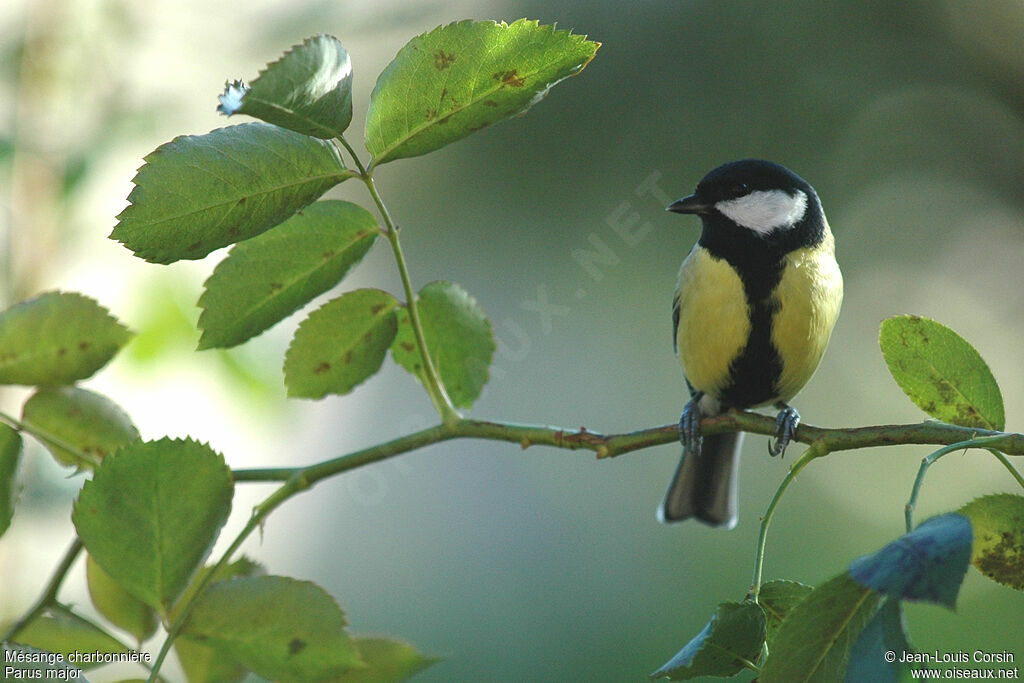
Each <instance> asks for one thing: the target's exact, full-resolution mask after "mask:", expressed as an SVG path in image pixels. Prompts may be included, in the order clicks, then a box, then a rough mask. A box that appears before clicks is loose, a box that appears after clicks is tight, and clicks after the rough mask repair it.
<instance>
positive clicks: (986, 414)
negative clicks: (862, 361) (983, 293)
mask: <svg viewBox="0 0 1024 683" xmlns="http://www.w3.org/2000/svg"><path fill="white" fill-rule="evenodd" d="M879 345H880V346H881V348H882V354H883V355H884V356H885V362H886V364H887V365H888V366H889V372H890V373H892V376H893V379H895V380H896V383H897V384H899V385H900V388H901V389H903V391H904V392H905V393H906V394H907V396H909V397H910V400H911V401H913V402H914V403H915V404H916V405H917V406H918V407H919V408H921V410H923V411H925V412H926V413H928V414H929V415H931V416H932V417H934V418H936V419H939V420H942V421H944V422H949V423H950V424H955V425H960V426H963V427H981V428H983V429H995V430H1002V429H1003V428H1004V426H1005V424H1006V417H1005V413H1004V410H1003V397H1002V394H1001V392H1000V391H999V385H998V384H997V383H996V380H995V377H993V376H992V371H991V370H989V367H988V365H986V364H985V361H984V360H983V359H982V357H981V354H979V353H978V352H977V350H975V348H974V347H973V346H971V345H970V344H969V343H968V342H967V341H966V340H965V339H964V338H963V337H961V336H960V335H958V334H957V333H956V332H954V331H953V330H951V329H949V328H948V327H946V326H945V325H942V324H941V323H938V322H936V321H934V320H929V319H927V318H921V317H918V316H909V315H906V316H896V317H892V318H889V319H888V320H885V321H884V322H883V323H882V328H881V332H880V333H879Z"/></svg>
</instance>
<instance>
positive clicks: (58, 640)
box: [14, 611, 129, 669]
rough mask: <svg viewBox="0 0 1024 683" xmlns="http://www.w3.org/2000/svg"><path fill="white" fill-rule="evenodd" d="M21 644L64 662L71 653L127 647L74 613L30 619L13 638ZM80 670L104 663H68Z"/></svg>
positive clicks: (102, 651)
mask: <svg viewBox="0 0 1024 683" xmlns="http://www.w3.org/2000/svg"><path fill="white" fill-rule="evenodd" d="M14 641H15V642H17V643H20V644H22V645H28V646H30V647H34V648H37V649H39V650H46V651H47V652H56V653H59V654H62V655H64V657H65V659H66V658H67V656H68V655H70V654H72V653H76V654H77V653H83V654H84V653H95V652H100V653H116V652H121V653H126V652H129V650H128V648H127V647H125V646H124V645H123V644H121V643H119V642H118V641H117V640H116V639H115V638H113V637H112V636H111V635H110V634H109V633H107V632H106V631H103V630H102V629H100V628H99V627H97V626H96V625H95V624H93V623H92V622H90V621H88V620H86V619H83V618H82V617H80V616H78V615H77V614H74V613H71V612H65V611H59V612H56V613H54V614H52V615H51V614H44V615H42V616H40V617H37V618H35V619H33V620H32V621H31V622H30V623H29V624H28V625H27V626H25V628H23V629H21V630H20V631H18V632H17V633H16V634H15V635H14ZM69 663H70V664H71V665H72V666H74V667H76V668H79V669H92V668H95V667H97V666H100V664H102V663H103V662H88V661H81V662H69Z"/></svg>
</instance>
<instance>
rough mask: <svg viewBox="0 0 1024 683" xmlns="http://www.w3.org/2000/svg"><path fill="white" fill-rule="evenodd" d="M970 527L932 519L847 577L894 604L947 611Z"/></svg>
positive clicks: (954, 518) (957, 519)
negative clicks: (928, 604)
mask: <svg viewBox="0 0 1024 683" xmlns="http://www.w3.org/2000/svg"><path fill="white" fill-rule="evenodd" d="M971 542H972V533H971V524H970V521H969V520H968V519H967V518H966V517H964V516H963V515H959V514H956V513H949V514H945V515H940V516H938V517H933V518H931V519H929V520H927V521H926V522H923V523H922V524H920V525H919V526H918V527H917V528H916V529H914V530H913V531H911V532H910V533H908V534H904V535H903V536H900V537H899V538H898V539H896V540H895V541H893V542H892V543H889V544H888V545H886V546H885V547H884V548H882V549H881V550H879V551H878V552H875V553H872V554H870V555H865V556H863V557H859V558H857V559H856V560H854V561H853V562H851V563H850V576H852V577H853V578H854V579H856V580H857V581H858V582H859V583H860V584H862V585H864V586H866V587H868V588H871V589H873V590H875V591H878V592H879V593H883V594H885V595H888V596H889V597H891V598H895V599H896V600H920V601H925V602H934V603H936V604H939V605H946V606H947V607H949V608H950V609H952V608H953V607H954V606H955V605H956V596H957V593H959V592H960V584H961V583H963V580H964V575H965V574H966V573H967V564H968V563H969V562H970V560H971Z"/></svg>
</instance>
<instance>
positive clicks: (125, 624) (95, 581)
mask: <svg viewBox="0 0 1024 683" xmlns="http://www.w3.org/2000/svg"><path fill="white" fill-rule="evenodd" d="M85 579H86V584H87V585H88V587H89V598H90V599H91V600H92V604H93V606H94V607H95V608H96V611H98V612H99V613H100V614H102V615H103V617H104V618H105V619H106V620H107V621H109V622H110V623H111V624H113V625H114V626H117V627H118V628H120V629H123V630H125V631H127V632H128V633H130V634H132V636H134V637H135V640H137V641H138V642H140V643H141V642H142V641H144V640H146V639H148V638H149V637H150V636H151V635H153V634H154V633H156V627H157V623H158V622H157V618H156V612H155V611H154V610H153V608H152V607H150V606H149V605H146V604H145V603H143V602H142V601H140V600H139V599H138V598H136V597H134V596H133V595H131V594H130V593H128V592H127V591H126V590H125V589H124V588H122V587H121V586H120V585H119V584H118V583H117V582H116V581H114V580H113V579H112V578H110V575H109V574H107V573H106V572H105V571H103V568H102V567H100V566H99V565H98V564H96V560H94V559H93V558H92V555H88V554H87V555H86V558H85Z"/></svg>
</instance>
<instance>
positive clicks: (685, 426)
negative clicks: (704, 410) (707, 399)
mask: <svg viewBox="0 0 1024 683" xmlns="http://www.w3.org/2000/svg"><path fill="white" fill-rule="evenodd" d="M703 396H704V394H702V393H701V392H697V393H695V394H694V395H693V396H692V397H691V398H690V400H689V401H687V403H686V407H684V408H683V414H682V415H680V416H679V441H680V442H681V443H682V444H683V448H684V449H686V452H687V453H693V454H694V456H699V455H700V448H701V444H702V442H703V441H704V438H703V437H702V436H701V435H700V421H701V417H702V415H701V413H700V405H699V404H700V399H701V398H702V397H703Z"/></svg>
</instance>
